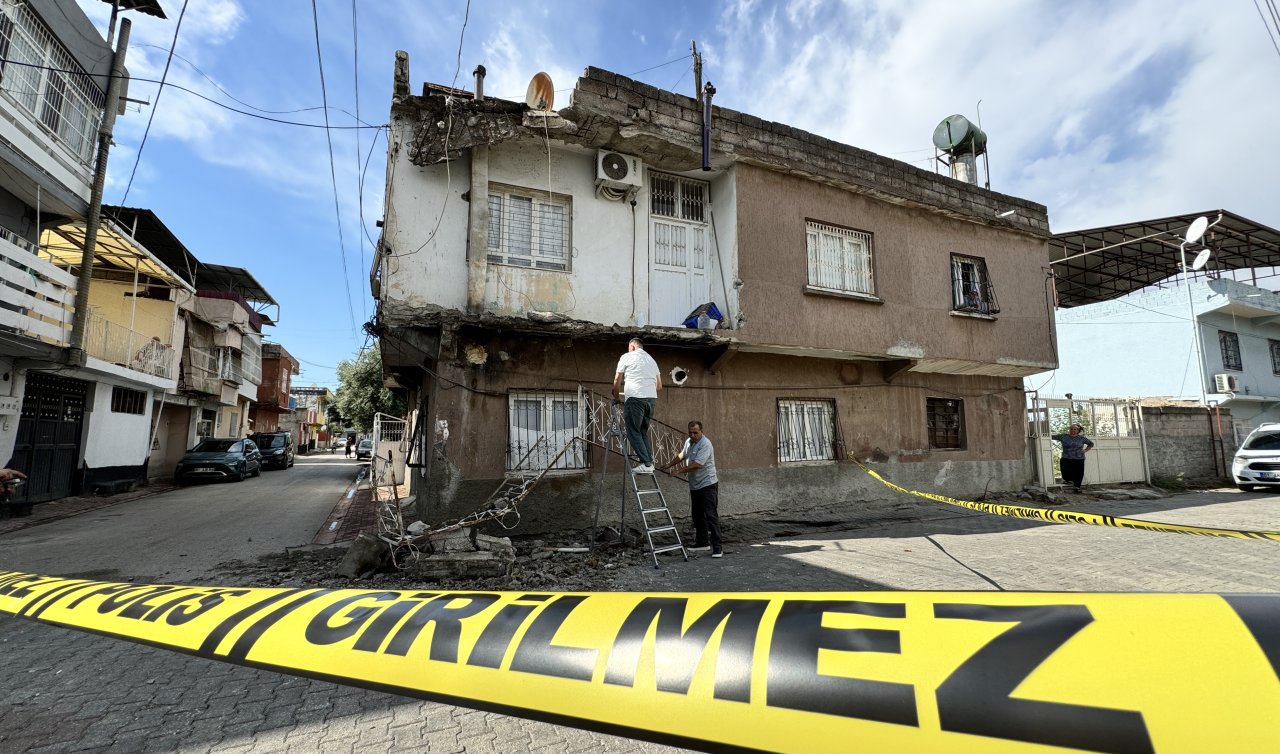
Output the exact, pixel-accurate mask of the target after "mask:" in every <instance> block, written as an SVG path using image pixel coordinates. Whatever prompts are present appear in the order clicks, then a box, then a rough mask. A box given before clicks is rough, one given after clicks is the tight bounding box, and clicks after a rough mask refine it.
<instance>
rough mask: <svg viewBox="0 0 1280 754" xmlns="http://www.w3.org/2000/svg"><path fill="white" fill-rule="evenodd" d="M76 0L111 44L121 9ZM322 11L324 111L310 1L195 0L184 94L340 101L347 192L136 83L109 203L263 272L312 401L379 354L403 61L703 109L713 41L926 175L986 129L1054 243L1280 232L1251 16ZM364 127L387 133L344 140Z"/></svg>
mask: <svg viewBox="0 0 1280 754" xmlns="http://www.w3.org/2000/svg"><path fill="white" fill-rule="evenodd" d="M160 1H161V4H162V6H163V7H164V9H165V11H166V13H167V14H168V16H169V18H168V20H165V21H160V20H156V19H152V18H149V17H146V16H139V15H137V14H132V13H131V14H127V15H128V16H129V17H130V18H131V19H132V20H133V22H134V25H133V31H132V39H131V43H130V49H129V52H128V67H129V70H130V72H131V74H132V75H133V76H134V77H135V79H154V80H159V79H160V78H161V73H162V72H163V70H164V65H165V58H166V54H167V52H168V49H169V46H170V44H171V42H172V41H173V38H174V30H175V25H176V23H177V19H178V17H179V13H180V12H181V10H182V7H183V5H182V0H160ZM78 2H79V3H80V5H81V7H82V8H84V10H85V12H86V13H88V14H89V15H90V17H91V18H93V19H94V21H95V22H96V23H98V24H99V27H100V28H101V29H102V30H104V32H105V29H106V20H107V15H108V9H109V6H108V5H107V4H106V3H103V2H101V0H78ZM316 7H317V9H318V18H319V36H320V53H321V55H320V60H322V61H323V68H324V84H325V86H324V92H323V94H322V90H321V81H320V72H319V71H320V61H319V60H318V59H317V52H316V29H315V25H314V24H313V21H312V2H311V0H270V1H269V2H261V1H259V2H250V0H191V2H190V3H189V5H188V7H187V9H186V14H185V16H184V17H183V20H182V26H181V28H180V30H179V34H178V39H177V45H176V55H177V56H181V57H180V58H179V57H175V58H174V59H173V61H172V63H171V65H170V69H169V73H168V79H167V80H168V82H169V83H172V84H176V85H179V86H182V87H186V88H188V89H191V90H194V91H196V92H199V93H201V94H203V95H205V96H207V97H209V98H211V99H213V100H216V101H218V102H221V103H223V104H225V105H227V106H230V107H233V108H236V109H239V110H243V111H247V112H251V113H256V114H258V115H265V116H267V117H270V118H277V119H281V120H286V121H290V122H293V123H304V124H311V125H312V126H319V125H323V124H324V114H323V111H322V109H321V105H322V102H323V98H324V97H325V96H327V99H328V105H329V111H328V115H329V124H330V125H331V126H333V127H334V128H333V129H331V130H330V132H329V134H330V136H331V137H332V149H333V163H332V176H333V177H332V178H331V167H330V158H329V154H330V152H329V143H328V141H327V140H326V134H325V131H324V129H323V128H316V127H306V126H301V125H289V124H282V123H273V122H270V121H267V120H264V119H261V118H254V117H251V116H249V115H243V114H238V113H236V112H232V111H231V110H228V109H225V108H223V107H219V106H217V105H213V104H210V103H208V102H206V101H203V100H200V99H198V98H196V97H194V96H192V95H190V94H187V93H186V92H183V91H181V90H179V89H176V88H166V90H165V91H164V92H163V93H162V94H160V95H159V98H158V100H157V87H156V86H155V85H154V84H148V83H144V82H142V81H138V80H135V81H134V82H133V84H132V85H131V88H130V96H131V97H133V98H136V99H142V100H147V101H149V102H151V103H153V104H152V105H151V106H141V107H139V106H131V107H130V111H129V112H128V114H127V115H126V116H124V117H122V118H121V119H119V120H118V121H117V125H116V132H115V142H116V146H115V147H114V149H113V151H112V154H111V159H110V163H109V165H110V170H109V177H108V183H107V188H106V195H105V201H106V202H107V203H109V204H126V205H128V206H134V207H145V208H148V209H151V210H153V211H154V212H155V213H156V214H157V215H158V216H159V217H160V219H161V220H162V221H163V222H164V223H165V224H166V225H168V226H169V228H170V229H171V230H172V231H173V232H174V234H175V235H177V236H178V237H179V238H180V239H181V240H182V241H183V243H185V244H186V245H187V247H188V248H190V249H191V250H192V251H193V252H194V253H195V254H196V255H197V256H198V257H200V258H201V259H203V260H205V261H208V262H213V263H219V264H230V265H237V266H243V267H246V268H248V269H249V270H250V271H251V272H252V273H253V275H254V276H255V277H256V278H257V279H258V280H259V281H260V282H261V283H262V284H263V285H264V286H265V287H266V288H267V290H269V291H270V292H271V293H272V295H273V296H274V297H275V298H276V299H277V300H278V301H279V302H280V304H281V309H282V311H281V321H280V324H279V326H277V327H276V328H274V329H269V331H268V333H269V338H270V339H271V340H274V341H276V342H279V343H281V344H282V345H284V346H285V348H287V349H288V350H289V351H290V352H291V353H293V354H294V355H295V356H297V357H298V358H300V359H301V360H303V365H302V369H303V373H302V375H301V377H299V378H298V379H297V384H312V383H314V384H319V385H329V386H331V387H333V386H336V375H335V373H334V370H333V367H334V366H336V365H337V363H338V361H339V360H341V359H344V358H349V357H350V356H351V355H352V354H353V353H354V352H355V351H356V349H358V348H359V347H360V346H362V345H363V344H365V342H366V337H365V335H364V334H363V332H362V331H361V328H360V325H361V323H363V322H365V321H366V320H368V319H369V318H371V317H372V315H373V301H372V299H371V298H370V296H369V287H368V282H367V281H368V267H369V260H370V255H371V251H372V243H371V241H370V239H371V238H372V239H376V238H377V234H378V229H377V228H376V227H375V225H374V223H375V221H376V220H377V219H378V218H379V217H380V216H381V213H382V209H381V208H382V194H383V181H384V166H385V149H386V142H385V139H383V138H382V134H381V133H380V132H379V131H378V130H377V128H376V126H381V125H383V124H385V123H386V122H387V120H388V111H389V107H390V97H391V80H392V71H393V64H394V58H395V51H396V50H405V51H407V52H408V53H409V68H410V80H411V82H412V89H413V90H414V91H420V89H421V85H422V82H423V81H433V82H437V83H444V84H449V83H451V82H453V81H454V80H455V76H456V80H457V85H458V86H459V87H463V88H470V86H471V71H472V69H473V68H475V66H476V64H477V63H483V64H484V65H485V67H486V68H487V69H488V72H489V75H488V79H487V81H486V92H487V93H488V94H491V95H496V96H507V97H511V98H513V99H519V98H521V97H523V94H524V91H525V87H526V85H527V83H528V81H529V78H530V77H531V76H532V75H533V74H534V73H536V72H537V71H539V70H543V71H546V72H548V73H549V74H550V75H551V77H552V79H553V80H554V81H555V83H556V87H557V89H558V90H560V91H559V92H558V93H557V102H556V107H563V106H564V105H566V104H567V102H568V96H569V91H568V90H570V89H572V87H573V83H574V81H575V80H576V78H577V76H578V75H580V74H581V72H582V70H583V69H584V68H585V67H587V66H589V65H594V66H598V67H601V68H605V69H607V70H611V71H615V72H618V73H623V74H628V75H633V76H634V77H635V78H638V79H640V80H642V81H645V82H647V83H650V84H652V85H654V86H658V87H662V88H665V89H673V90H675V91H680V92H683V93H685V94H692V92H693V76H692V72H691V71H690V61H689V57H688V55H689V42H690V40H693V39H696V40H698V46H699V49H700V50H701V51H702V53H703V55H704V60H705V66H704V73H703V76H704V79H705V80H709V81H711V82H713V83H714V84H715V86H716V89H717V94H716V103H717V104H719V105H722V106H725V107H730V108H733V109H736V110H742V111H744V112H748V113H751V114H754V115H757V116H759V117H762V118H766V119H769V120H776V121H782V122H785V123H789V124H791V125H793V126H796V127H798V128H802V129H805V130H808V131H812V132H815V133H818V134H821V135H823V136H827V137H830V138H833V139H837V140H840V141H843V142H846V143H849V144H853V145H856V146H858V147H861V148H864V149H868V150H871V151H873V152H877V153H879V154H882V155H887V156H891V157H894V158H895V159H899V160H903V161H906V162H912V163H914V164H917V165H921V166H926V167H927V166H928V165H929V161H930V159H931V157H932V155H933V149H932V143H931V140H930V139H931V136H932V133H933V128H934V126H936V125H937V123H938V122H939V121H940V120H941V119H942V118H944V117H946V116H947V115H950V114H952V113H961V114H963V115H965V116H967V117H970V118H976V117H978V115H979V114H980V115H981V119H982V125H983V127H984V129H985V130H986V131H987V133H988V135H989V152H990V166H991V185H992V188H993V189H994V190H997V191H1000V192H1003V193H1008V194H1013V195H1016V196H1021V197H1025V198H1028V199H1031V200H1034V201H1038V202H1041V203H1043V204H1045V205H1047V206H1048V208H1049V216H1050V221H1051V223H1052V228H1053V230H1054V231H1055V232H1059V231H1065V230H1072V229H1076V228H1084V227H1095V226H1099V225H1107V224H1111V223H1118V222H1126V221H1131V220H1138V219H1143V218H1151V217H1164V216H1167V215H1172V214H1179V213H1184V212H1195V211H1202V210H1210V209H1216V208H1220V207H1221V208H1225V209H1229V210H1231V211H1234V212H1236V213H1238V214H1241V215H1244V216H1245V217H1248V218H1250V219H1253V220H1255V221H1257V222H1260V223H1263V224H1266V225H1270V226H1271V227H1280V204H1277V202H1276V201H1275V198H1274V197H1275V194H1276V184H1277V179H1276V176H1280V149H1277V147H1276V145H1275V144H1274V139H1273V138H1272V137H1273V136H1274V128H1275V123H1277V122H1280V53H1277V51H1276V49H1275V47H1274V46H1273V43H1272V40H1271V39H1270V38H1269V37H1268V34H1267V30H1266V27H1264V26H1263V22H1262V20H1261V19H1260V17H1259V13H1258V11H1257V9H1256V7H1255V6H1254V4H1253V3H1252V2H1251V0H1217V1H1216V2H1214V1H1211V0H1189V1H1187V2H1178V3H1169V2H1165V1H1149V2H1125V3H1112V2H1100V1H1096V0H1072V1H1070V2H1062V1H1060V0H1046V1H1043V2H1032V1H1030V0H1024V1H1019V0H969V1H968V2H964V3H954V2H935V1H925V0H919V1H913V0H892V1H889V0H886V1H884V2H872V1H870V0H867V1H860V0H793V1H792V2H766V1H765V0H721V1H717V2H713V1H710V0H708V1H707V2H686V3H681V2H671V1H661V0H660V1H658V2H643V3H642V2H633V3H619V2H605V1H603V0H601V1H599V2H591V1H588V0H524V1H522V2H510V1H503V0H472V2H471V3H470V5H469V6H468V3H467V0H316ZM353 9H354V10H353ZM464 17H465V31H464V28H463V26H464ZM460 39H461V49H462V53H461V62H460V63H459V60H458V49H459V40H460ZM357 53H358V54H357ZM237 100H239V102H237ZM979 101H980V102H981V107H980V113H979V108H978V103H979ZM242 103H243V104H242ZM153 109H154V111H155V116H154V123H153V124H152V126H151V130H150V133H149V135H148V136H147V138H146V143H145V146H143V148H142V151H141V155H140V158H139V145H140V144H141V143H142V137H143V131H144V129H145V128H146V125H147V119H148V117H149V116H150V115H151V112H152V110H153ZM264 111H273V112H272V113H270V114H268V113H266V112H264ZM357 112H358V113H359V119H360V121H361V122H363V123H364V124H368V125H370V126H374V128H362V129H354V128H350V127H352V126H355V125H357V121H356V113H357ZM338 127H342V128H338ZM375 140H376V141H375ZM371 148H372V152H370V149H371ZM370 155H371V157H370ZM366 158H369V160H368V166H367V170H366V168H365V160H366ZM135 161H136V162H137V172H136V175H135V176H134V177H133V181H132V184H131V185H130V184H129V178H130V173H131V172H132V171H133V169H134V164H135ZM362 178H363V187H362V186H361V184H362ZM335 182H336V185H337V198H336V208H335V193H334V184H335ZM126 186H128V195H127V197H126V196H125V190H126ZM362 209H363V212H362ZM362 214H363V224H362V219H361V215H362ZM339 218H340V223H339ZM339 225H341V229H340V228H339ZM344 280H345V284H344ZM348 296H349V298H348Z"/></svg>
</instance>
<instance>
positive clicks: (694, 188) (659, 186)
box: [649, 172, 711, 223]
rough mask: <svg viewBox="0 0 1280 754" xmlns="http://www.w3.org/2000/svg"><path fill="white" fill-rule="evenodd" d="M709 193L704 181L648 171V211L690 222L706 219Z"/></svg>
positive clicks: (708, 185) (704, 220) (699, 221)
mask: <svg viewBox="0 0 1280 754" xmlns="http://www.w3.org/2000/svg"><path fill="white" fill-rule="evenodd" d="M710 193H711V187H710V184H708V183H707V182H706V181H695V180H693V179H691V178H681V177H679V176H674V175H667V174H666V173H652V172H651V173H649V213H650V214H653V215H657V216H660V217H673V218H675V219H677V220H689V221H690V222H698V223H701V222H706V221H707V201H708V196H709V195H710Z"/></svg>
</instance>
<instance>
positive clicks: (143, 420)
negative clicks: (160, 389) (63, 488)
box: [84, 381, 152, 469]
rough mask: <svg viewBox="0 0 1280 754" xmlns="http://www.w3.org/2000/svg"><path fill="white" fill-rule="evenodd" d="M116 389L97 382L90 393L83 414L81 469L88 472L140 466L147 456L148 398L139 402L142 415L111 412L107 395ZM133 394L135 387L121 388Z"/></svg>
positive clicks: (148, 438)
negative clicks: (83, 468)
mask: <svg viewBox="0 0 1280 754" xmlns="http://www.w3.org/2000/svg"><path fill="white" fill-rule="evenodd" d="M114 387H116V385H114V384H112V383H109V382H105V381H99V382H95V383H93V387H92V388H91V389H90V393H91V395H90V404H89V407H90V410H89V411H88V412H86V414H85V425H86V427H85V440H84V465H85V466H86V467H89V468H92V469H102V468H109V467H114V466H130V467H132V466H140V465H141V464H143V463H144V462H145V461H146V459H147V456H148V455H149V454H150V448H149V447H148V442H149V440H150V436H151V412H152V400H151V394H150V392H149V391H147V390H145V389H144V390H142V391H140V392H142V393H143V395H145V396H146V398H145V399H144V400H143V406H144V408H143V413H142V414H126V413H119V412H115V411H112V410H111V392H112V389H113V388H114ZM124 387H127V388H128V389H130V390H137V387H135V386H131V385H130V386H124Z"/></svg>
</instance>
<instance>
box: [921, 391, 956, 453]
mask: <svg viewBox="0 0 1280 754" xmlns="http://www.w3.org/2000/svg"><path fill="white" fill-rule="evenodd" d="M925 414H926V418H927V420H928V424H929V447H930V448H937V449H941V450H954V449H957V448H963V447H964V401H962V400H960V399H958V398H927V399H925Z"/></svg>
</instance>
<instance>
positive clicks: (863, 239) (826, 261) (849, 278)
mask: <svg viewBox="0 0 1280 754" xmlns="http://www.w3.org/2000/svg"><path fill="white" fill-rule="evenodd" d="M805 240H806V244H807V247H808V256H809V286H810V287H812V288H819V289H822V290H827V291H836V292H840V293H865V294H867V295H874V294H875V278H874V275H873V274H872V267H871V234H870V233H863V232H861V231H857V230H849V229H848V228H840V227H837V226H835V225H826V224H823V223H816V222H812V221H810V222H807V223H805Z"/></svg>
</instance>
